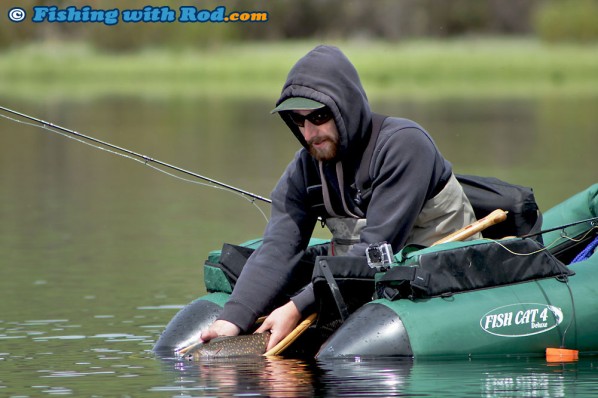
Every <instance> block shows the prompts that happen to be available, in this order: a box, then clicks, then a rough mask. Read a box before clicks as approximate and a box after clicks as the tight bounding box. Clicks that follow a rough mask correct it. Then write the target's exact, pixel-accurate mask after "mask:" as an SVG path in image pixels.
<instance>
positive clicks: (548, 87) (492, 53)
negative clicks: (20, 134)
mask: <svg viewBox="0 0 598 398" xmlns="http://www.w3.org/2000/svg"><path fill="white" fill-rule="evenodd" d="M40 5H46V6H56V7H58V8H59V9H64V8H66V7H68V6H76V7H79V8H81V7H83V6H85V5H91V6H93V7H94V8H96V9H112V8H118V9H119V10H123V9H142V8H143V7H145V6H147V5H153V6H156V7H161V6H165V5H168V6H169V7H170V8H172V9H174V10H178V8H179V7H180V6H190V5H192V6H195V7H196V8H197V9H206V10H213V9H215V8H216V7H218V6H225V7H226V11H227V13H228V12H232V11H265V12H267V13H268V21H267V22H259V23H179V22H174V23H125V22H122V21H121V22H119V23H118V24H116V25H113V26H107V25H105V24H103V23H49V22H42V23H33V22H31V15H33V12H32V10H33V7H34V6H40ZM15 6H18V7H22V8H23V9H25V10H26V11H27V12H28V17H27V18H26V20H25V21H23V22H21V23H13V22H10V21H9V20H8V18H7V13H8V10H9V9H11V8H12V7H15ZM0 16H1V19H0V55H1V56H0V95H12V96H20V97H25V98H38V99H39V98H47V97H48V96H51V97H60V96H69V97H76V96H83V97H86V96H93V95H98V94H100V95H106V94H115V93H116V94H132V95H143V96H153V97H157V96H172V95H176V96H182V95H186V96H210V97H213V96H233V97H240V96H244V97H255V96H261V97H264V98H273V97H275V96H276V94H277V93H278V91H279V89H280V85H281V82H282V81H283V79H284V77H285V76H286V73H287V72H288V69H289V68H290V66H291V65H292V64H293V63H294V61H295V60H296V59H297V58H298V57H300V56H301V55H302V54H304V53H305V51H306V49H309V48H310V46H312V45H315V44H317V43H330V44H336V45H339V46H341V47H342V49H343V50H344V51H345V52H347V54H348V55H349V56H350V58H351V59H352V61H353V62H354V63H355V64H356V66H357V67H358V69H359V71H360V73H361V76H362V79H363V81H364V84H365V86H366V87H367V89H368V93H369V94H370V96H372V97H378V96H388V97H391V98H396V97H405V98H414V97H418V98H428V99H429V98H438V97H447V96H451V97H454V96H457V97H479V96H481V97H509V98H512V97H529V96H538V95H541V96H543V95H551V94H552V95H554V94H558V95H573V96H578V95H595V94H596V93H597V92H598V72H597V71H598V51H597V50H598V48H597V46H596V44H597V39H598V1H597V0H559V1H552V0H517V1H500V0H396V1H395V0H373V1H360V0H305V1H301V2H298V1H290V0H278V1H240V0H233V1H225V2H222V1H220V2H219V1H213V0H206V1H201V2H199V1H184V0H177V1H168V2H156V1H146V0H132V1H126V2H122V1H116V0H103V1H94V2H93V3H89V2H85V1H65V0H56V1H47V0H44V1H33V0H24V1H4V2H2V4H0Z"/></svg>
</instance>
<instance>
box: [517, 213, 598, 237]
mask: <svg viewBox="0 0 598 398" xmlns="http://www.w3.org/2000/svg"><path fill="white" fill-rule="evenodd" d="M584 223H590V225H591V226H592V227H595V226H596V225H598V217H592V218H587V219H585V220H579V221H575V222H572V223H569V224H564V225H559V226H558V227H554V228H549V229H543V230H542V231H540V232H536V233H533V234H527V235H522V236H520V238H521V239H525V238H531V237H533V236H538V235H543V234H545V233H548V232H553V231H558V230H561V229H562V230H564V229H566V228H569V227H573V226H575V225H579V224H584Z"/></svg>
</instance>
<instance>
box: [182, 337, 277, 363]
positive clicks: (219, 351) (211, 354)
mask: <svg viewBox="0 0 598 398" xmlns="http://www.w3.org/2000/svg"><path fill="white" fill-rule="evenodd" d="M269 340H270V332H264V333H254V334H247V335H241V336H226V337H217V338H215V339H212V340H210V341H208V342H207V343H203V344H198V345H197V346H195V347H193V348H192V349H191V350H189V351H188V352H187V353H185V356H184V357H185V358H186V359H188V360H190V361H191V360H198V359H208V358H232V357H243V356H259V355H262V354H263V353H265V352H266V347H267V346H268V341H269Z"/></svg>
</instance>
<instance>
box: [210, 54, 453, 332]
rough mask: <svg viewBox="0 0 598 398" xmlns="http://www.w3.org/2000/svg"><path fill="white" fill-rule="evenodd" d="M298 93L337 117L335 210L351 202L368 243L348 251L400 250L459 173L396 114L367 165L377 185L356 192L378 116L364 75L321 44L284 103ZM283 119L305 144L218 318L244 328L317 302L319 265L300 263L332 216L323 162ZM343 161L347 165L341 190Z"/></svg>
mask: <svg viewBox="0 0 598 398" xmlns="http://www.w3.org/2000/svg"><path fill="white" fill-rule="evenodd" d="M290 97H305V98H309V99H313V100H315V101H318V102H320V103H323V104H325V105H326V106H328V107H329V108H330V109H331V110H332V113H333V115H334V122H335V123H336V127H337V130H338V133H339V138H340V141H339V149H338V152H337V158H336V159H334V160H332V161H329V162H325V163H323V171H324V173H323V175H324V178H326V180H327V184H328V186H329V190H330V197H331V201H332V205H333V208H334V210H335V213H337V214H341V215H342V214H343V213H345V212H344V207H343V206H342V199H344V200H345V202H346V206H348V207H349V208H350V210H351V212H353V213H354V214H358V215H359V216H360V217H363V218H366V220H367V226H366V227H365V228H364V229H363V230H362V232H361V236H360V243H359V244H356V245H354V246H353V248H352V249H351V251H350V252H349V255H356V256H364V255H365V249H366V248H367V246H368V245H369V244H371V243H377V242H382V241H386V242H389V243H390V244H391V245H392V247H393V250H394V251H395V252H396V251H398V250H399V249H401V248H402V247H403V246H404V245H405V243H406V241H407V238H408V235H409V233H410V231H411V230H412V228H413V226H414V224H415V222H416V219H417V217H418V215H419V213H420V212H421V210H422V208H423V206H424V203H425V202H426V201H427V200H428V199H430V198H432V197H434V196H435V195H436V194H437V193H438V192H439V191H440V190H442V188H443V187H444V185H445V184H446V183H447V181H448V180H449V178H450V177H451V175H452V168H451V164H450V163H449V162H448V161H447V160H445V159H444V158H443V157H442V155H441V154H440V152H439V151H438V149H437V147H436V145H435V144H434V142H433V140H432V138H431V137H430V136H429V135H428V133H427V132H426V131H425V130H424V129H423V128H422V127H420V126H419V125H417V124H416V123H414V122H412V121H410V120H406V119H400V118H391V117H389V118H387V119H386V120H385V121H384V123H383V125H382V128H381V130H380V134H379V136H378V139H377V141H376V146H375V150H374V153H373V156H372V158H371V160H370V162H369V166H368V165H365V166H362V167H368V169H369V180H368V181H367V182H366V184H365V185H364V186H360V187H359V188H361V189H359V190H358V187H357V186H356V184H355V180H356V175H357V173H358V170H359V168H360V164H361V160H362V155H363V152H364V149H365V147H366V146H367V144H368V141H369V138H370V134H371V124H372V113H371V111H370V107H369V103H368V100H367V97H366V94H365V91H364V89H363V87H362V85H361V82H360V79H359V76H358V74H357V71H356V70H355V68H354V67H353V65H352V64H351V62H350V61H349V60H348V59H347V58H346V57H345V55H344V54H343V53H342V52H341V51H340V50H339V49H337V48H335V47H330V46H318V47H316V48H315V49H313V50H312V51H310V52H309V53H308V54H307V55H305V56H304V57H303V58H301V59H300V60H299V61H298V62H297V63H296V64H295V66H294V67H293V68H292V69H291V71H290V72H289V75H288V77H287V81H286V83H285V85H284V87H283V90H282V94H281V96H280V98H279V100H278V101H277V104H276V105H278V104H280V103H281V102H283V101H284V100H286V99H287V98H290ZM281 116H282V117H283V120H284V121H285V122H286V123H287V125H288V127H289V128H290V129H291V131H292V132H293V133H294V134H295V136H296V137H297V139H298V140H299V142H300V143H301V144H302V145H303V146H304V148H302V149H300V150H299V151H298V152H297V153H296V154H295V157H294V159H293V160H292V161H291V163H290V164H289V165H288V167H287V168H286V170H285V172H284V174H283V175H282V177H281V178H280V180H279V181H278V183H277V185H276V187H275V188H274V191H273V192H272V195H271V198H272V213H271V218H270V221H269V222H268V225H267V227H266V230H265V232H264V236H263V243H262V245H261V246H260V247H259V248H258V249H257V250H256V251H255V252H254V253H253V254H252V255H251V257H250V258H249V259H248V261H247V263H246V264H245V267H244V269H243V271H242V273H241V275H240V277H239V279H238V281H237V284H236V286H235V288H234V291H233V293H232V294H231V296H230V299H229V301H228V302H227V303H226V304H225V306H224V309H223V311H222V313H221V315H220V317H219V319H223V320H227V321H229V322H232V323H234V324H236V325H237V326H239V327H240V328H241V329H242V330H243V331H246V330H247V329H248V328H249V327H250V326H251V325H253V323H254V322H255V320H256V319H257V318H258V317H259V316H262V315H266V314H267V313H268V312H269V311H270V310H271V309H273V308H275V307H276V306H278V305H281V304H283V303H284V302H285V301H287V300H288V299H289V298H290V299H291V300H293V302H294V303H295V305H296V306H297V308H298V309H299V311H301V313H302V314H304V315H305V314H307V313H309V312H311V311H312V310H313V304H314V301H315V299H314V295H313V289H312V288H311V286H310V285H309V278H310V276H311V272H312V269H311V268H310V267H313V264H312V265H309V266H306V265H305V263H302V262H300V259H301V258H302V256H303V254H304V253H305V250H306V248H307V246H308V243H309V240H310V237H311V234H312V231H313V229H314V227H315V225H316V222H317V218H318V216H322V217H324V218H326V217H328V216H329V215H328V214H326V211H325V209H324V206H322V203H323V201H322V191H321V184H322V182H321V175H320V171H319V165H318V162H317V161H316V160H315V159H313V158H312V157H311V155H310V154H309V153H308V151H307V149H306V148H305V146H306V142H305V140H304V139H303V136H302V135H301V133H300V131H299V129H298V128H297V127H296V126H295V125H294V124H293V123H291V122H290V121H289V120H286V119H285V116H284V114H281ZM337 162H340V163H341V164H342V169H341V175H340V177H341V179H342V184H339V180H340V179H339V174H338V172H337V168H336V163H337ZM341 185H342V186H341ZM341 195H343V196H344V197H343V198H341ZM298 281H300V283H304V284H305V285H307V286H306V288H305V289H302V290H301V291H300V292H299V293H298V294H296V291H293V290H292V289H290V287H291V286H296V284H297V282H298ZM293 294H295V295H293Z"/></svg>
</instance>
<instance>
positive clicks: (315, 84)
mask: <svg viewBox="0 0 598 398" xmlns="http://www.w3.org/2000/svg"><path fill="white" fill-rule="evenodd" d="M290 97H304V98H309V99H313V100H315V101H318V102H320V103H322V104H325V105H326V106H328V107H329V108H330V109H331V110H332V113H333V114H334V121H335V122H336V127H337V130H338V133H339V151H338V156H337V159H336V160H342V159H343V158H347V157H348V156H351V153H352V152H354V151H356V150H361V151H363V148H364V146H365V145H366V144H367V140H368V137H369V126H370V123H371V119H372V116H371V111H370V106H369V103H368V100H367V96H366V94H365V91H364V90H363V87H362V85H361V80H360V79H359V75H358V74H357V70H356V69H355V67H354V66H353V64H351V61H349V59H348V58H347V57H346V56H345V55H344V54H343V53H342V52H341V51H340V50H339V49H338V48H336V47H331V46H318V47H316V48H314V49H313V50H311V51H310V52H309V53H307V54H306V55H305V56H304V57H303V58H301V59H300V60H299V61H297V63H296V64H295V66H293V68H292V69H291V71H290V72H289V75H288V76H287V81H286V83H285V84H284V87H283V89H282V93H281V95H280V98H279V99H278V101H277V102H276V106H278V105H279V104H280V103H281V102H283V101H284V100H286V99H287V98H290ZM281 117H282V118H283V120H284V121H285V122H286V124H287V125H288V126H289V128H290V129H291V131H292V132H293V134H295V136H296V137H297V139H298V140H299V142H300V143H301V145H303V146H304V147H306V146H307V144H306V142H305V140H304V139H303V136H302V135H301V132H300V131H299V128H298V127H297V126H295V125H294V124H293V123H292V122H290V120H286V118H285V117H284V114H281Z"/></svg>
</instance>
